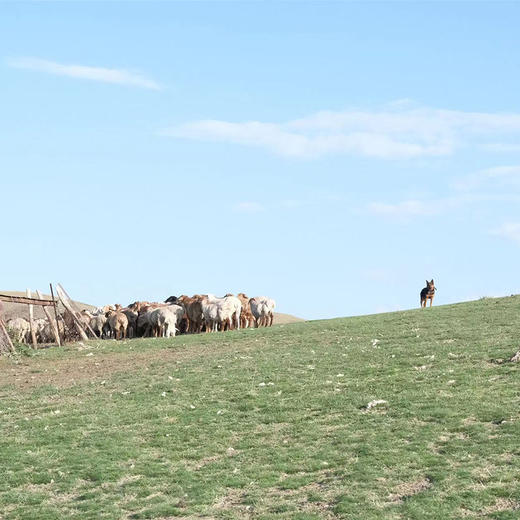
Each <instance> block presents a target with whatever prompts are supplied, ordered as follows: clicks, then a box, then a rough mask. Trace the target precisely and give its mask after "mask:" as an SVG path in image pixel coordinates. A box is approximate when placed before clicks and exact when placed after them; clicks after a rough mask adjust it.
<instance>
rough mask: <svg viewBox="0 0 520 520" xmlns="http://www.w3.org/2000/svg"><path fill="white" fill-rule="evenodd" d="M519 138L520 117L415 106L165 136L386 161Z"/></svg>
mask: <svg viewBox="0 0 520 520" xmlns="http://www.w3.org/2000/svg"><path fill="white" fill-rule="evenodd" d="M519 133H520V114H516V113H509V114H507V113H506V114H501V113H486V112H463V111H457V110H443V109H435V108H428V107H414V106H411V105H410V103H408V102H399V103H392V104H389V105H386V106H385V107H383V108H381V109H379V110H347V111H341V112H332V111H324V112H319V113H316V114H312V115H309V116H307V117H304V118H301V119H295V120H292V121H287V122H284V123H273V122H260V121H247V122H230V121H222V120H213V119H208V120H199V121H192V122H187V123H184V124H181V125H177V126H174V127H171V128H167V129H165V130H163V131H162V132H161V134H163V135H168V136H172V137H175V138H184V139H194V140H201V141H217V142H225V143H232V144H239V145H246V146H254V147H258V148H263V149H266V150H268V151H270V152H274V153H276V154H279V155H284V156H292V157H301V158H309V157H319V156H323V155H328V154H337V153H343V154H352V155H361V156H368V157H378V158H384V159H410V158H414V157H423V156H443V155H450V154H452V153H454V152H455V151H456V150H457V149H459V148H461V147H464V146H485V145H486V142H487V140H488V139H489V138H493V139H495V140H496V139H497V138H503V137H504V136H505V137H511V136H512V135H517V134H519Z"/></svg>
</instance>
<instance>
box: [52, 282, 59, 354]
mask: <svg viewBox="0 0 520 520" xmlns="http://www.w3.org/2000/svg"><path fill="white" fill-rule="evenodd" d="M49 287H50V288H51V298H52V301H53V302H54V304H53V307H54V316H55V318H56V329H57V331H58V339H59V340H61V338H60V321H59V319H58V309H57V307H56V300H55V299H54V291H53V290H52V283H50V284H49ZM58 345H60V346H61V344H60V341H58Z"/></svg>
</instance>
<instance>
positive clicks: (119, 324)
mask: <svg viewBox="0 0 520 520" xmlns="http://www.w3.org/2000/svg"><path fill="white" fill-rule="evenodd" d="M107 318H108V325H109V326H110V330H111V331H112V336H113V337H115V338H116V339H125V338H126V330H127V329H128V318H127V317H126V315H125V314H123V313H122V312H118V311H109V312H108V313H107ZM121 336H123V337H122V338H121Z"/></svg>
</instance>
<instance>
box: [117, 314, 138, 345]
mask: <svg viewBox="0 0 520 520" xmlns="http://www.w3.org/2000/svg"><path fill="white" fill-rule="evenodd" d="M121 312H122V313H123V314H124V315H125V316H126V317H127V319H128V336H129V337H130V338H133V337H135V336H137V317H138V314H137V312H135V311H134V310H132V309H130V308H128V307H126V308H125V309H121Z"/></svg>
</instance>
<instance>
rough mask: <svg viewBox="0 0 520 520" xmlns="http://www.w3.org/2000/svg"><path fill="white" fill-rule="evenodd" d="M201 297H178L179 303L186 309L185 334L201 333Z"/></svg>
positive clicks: (197, 295) (202, 318) (202, 317)
mask: <svg viewBox="0 0 520 520" xmlns="http://www.w3.org/2000/svg"><path fill="white" fill-rule="evenodd" d="M201 300H202V296H200V295H199V294H196V295H195V296H193V297H192V298H190V297H189V296H186V295H184V294H183V295H182V296H179V298H178V302H180V303H181V304H182V305H183V306H184V308H185V309H186V316H187V328H186V331H187V332H192V333H199V332H201V331H202V327H203V320H204V316H203V313H202V303H201Z"/></svg>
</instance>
